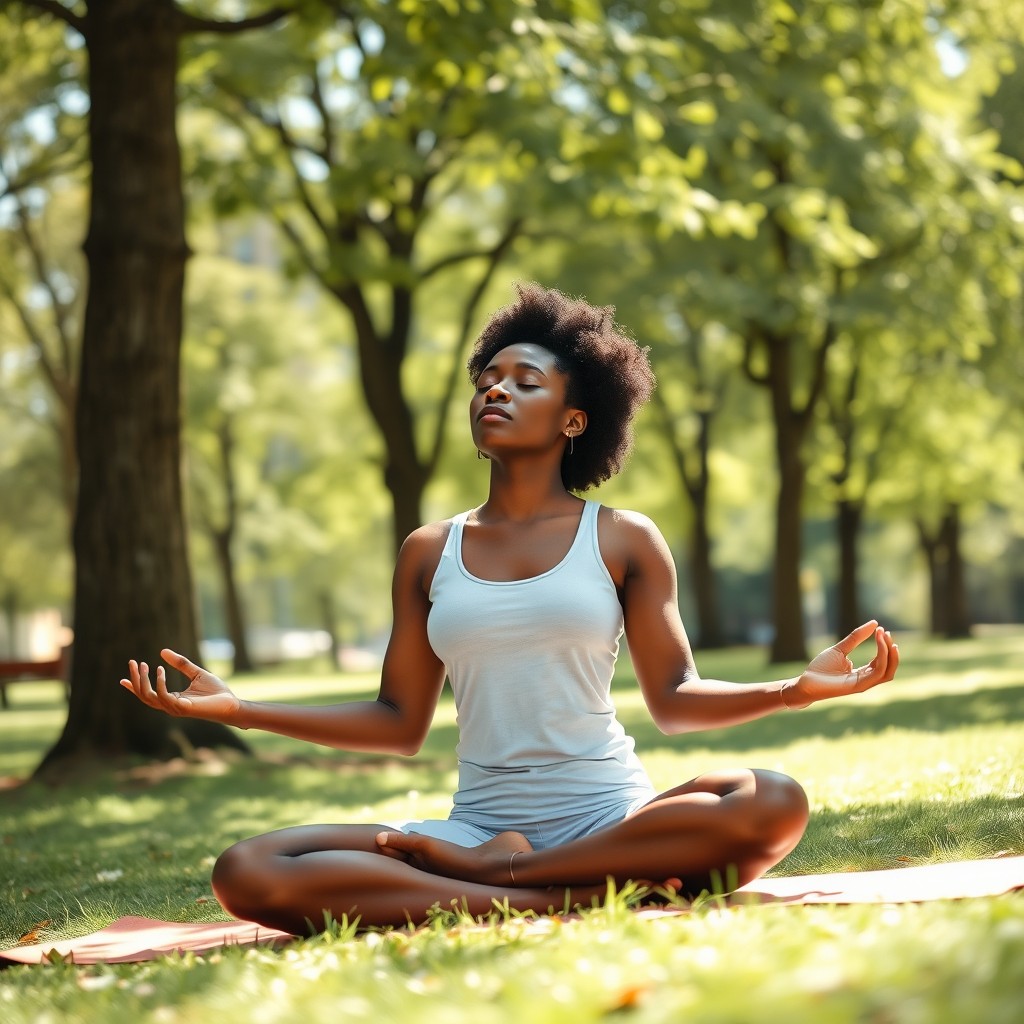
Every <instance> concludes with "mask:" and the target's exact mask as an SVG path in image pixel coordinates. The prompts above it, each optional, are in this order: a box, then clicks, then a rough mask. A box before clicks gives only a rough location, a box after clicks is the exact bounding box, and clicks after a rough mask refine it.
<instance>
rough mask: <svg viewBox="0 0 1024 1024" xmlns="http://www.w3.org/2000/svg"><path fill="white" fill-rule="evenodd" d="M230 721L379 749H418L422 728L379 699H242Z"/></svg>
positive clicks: (345, 745)
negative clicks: (293, 701)
mask: <svg viewBox="0 0 1024 1024" xmlns="http://www.w3.org/2000/svg"><path fill="white" fill-rule="evenodd" d="M230 724H231V725H234V726H236V727H237V728H239V729H261V730H263V731H264V732H273V733H277V734H278V735H281V736H290V737H291V738H292V739H297V740H306V741H307V742H310V743H319V744H321V745H323V746H326V747H337V748H339V749H342V750H357V751H367V752H370V753H378V754H415V753H416V751H417V750H419V748H420V745H421V743H422V741H423V736H422V735H421V734H420V730H419V729H414V728H413V727H412V726H411V724H409V723H407V722H406V721H405V720H404V718H403V716H402V714H401V713H400V712H399V711H398V710H397V709H396V708H394V707H392V706H391V705H389V704H387V703H385V702H384V701H380V700H361V701H350V702H348V703H344V704H331V705H322V706H316V707H309V706H305V705H301V704H275V703H269V702H264V701H252V700H243V701H241V702H240V704H239V708H238V712H237V714H236V715H235V716H233V717H232V720H231V723H230Z"/></svg>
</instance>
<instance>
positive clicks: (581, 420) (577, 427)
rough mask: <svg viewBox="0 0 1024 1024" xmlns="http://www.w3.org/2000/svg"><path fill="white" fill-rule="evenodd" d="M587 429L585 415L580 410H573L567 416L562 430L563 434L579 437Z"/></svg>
mask: <svg viewBox="0 0 1024 1024" xmlns="http://www.w3.org/2000/svg"><path fill="white" fill-rule="evenodd" d="M586 429H587V414H586V413H585V412H584V411H583V410H582V409H573V410H572V411H571V412H570V414H569V420H568V422H567V423H566V424H565V426H564V427H563V428H562V433H563V434H571V435H572V436H573V437H579V435H580V434H582V433H583V431H584V430H586Z"/></svg>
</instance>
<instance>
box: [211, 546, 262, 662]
mask: <svg viewBox="0 0 1024 1024" xmlns="http://www.w3.org/2000/svg"><path fill="white" fill-rule="evenodd" d="M210 539H211V540H212V541H213V549H214V551H215V553H216V557H217V567H218V569H219V570H220V581H221V587H222V589H223V598H224V622H225V624H226V625H227V631H228V639H229V640H230V641H231V646H232V647H233V648H234V655H233V657H232V669H233V671H234V672H236V673H238V672H252V671H254V669H255V668H256V666H255V665H254V664H253V660H252V656H251V655H250V653H249V642H248V640H247V639H246V635H245V613H244V612H243V610H242V598H241V595H240V594H239V591H238V581H237V579H236V578H235V560H234V557H233V556H232V553H231V549H232V546H233V540H234V530H233V529H224V530H214V531H212V533H211V537H210Z"/></svg>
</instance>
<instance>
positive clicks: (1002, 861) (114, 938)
mask: <svg viewBox="0 0 1024 1024" xmlns="http://www.w3.org/2000/svg"><path fill="white" fill-rule="evenodd" d="M1022 888H1024V857H1002V858H997V859H993V860H970V861H959V862H955V863H951V864H926V865H922V866H920V867H909V868H896V869H893V870H889V871H850V872H837V873H834V874H827V875H796V876H793V877H790V878H761V879H759V880H758V881H756V882H751V883H750V885H746V886H744V887H743V888H742V889H738V890H737V891H736V892H735V893H734V894H733V895H732V896H731V897H730V898H729V902H730V903H732V904H740V905H743V904H768V903H782V904H806V903H921V902H925V901H928V900H952V899H964V898H967V897H976V896H1000V895H1002V894H1003V893H1007V892H1013V891H1014V890H1016V889H1022ZM638 913H639V914H641V915H642V916H645V917H646V916H659V917H660V916H665V915H672V914H681V913H685V911H680V910H676V909H664V910H654V909H647V910H641V911H638ZM291 940H292V936H291V935H289V934H287V933H286V932H280V931H275V930H274V929H272V928H263V927H262V926H260V925H256V924H252V923H250V922H248V921H222V922H221V921H218V922H214V923H211V924H177V923H175V922H173V921H155V920H152V919H150V918H145V917H121V918H118V919H117V920H116V921H114V922H112V923H111V924H109V925H108V926H107V927H106V928H103V929H102V930H101V931H98V932H93V933H92V934H91V935H83V936H82V937H81V938H78V939H65V940H62V941H53V942H45V941H44V942H39V943H36V944H35V945H31V946H16V947H15V948H14V949H8V950H4V951H2V952H0V965H4V964H13V963H22V964H38V963H47V962H49V961H51V960H55V959H64V960H69V961H70V962H72V963H75V964H94V963H109V964H114V963H128V962H132V961H137V960H153V959H155V958H156V957H159V956H164V955H167V954H173V953H184V952H193V953H205V952H208V951H210V950H212V949H217V948H220V947H222V946H250V945H255V944H260V945H276V944H280V943H284V942H289V941H291Z"/></svg>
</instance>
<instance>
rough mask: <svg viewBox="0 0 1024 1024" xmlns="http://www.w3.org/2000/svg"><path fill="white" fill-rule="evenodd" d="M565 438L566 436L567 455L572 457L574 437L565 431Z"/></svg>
mask: <svg viewBox="0 0 1024 1024" xmlns="http://www.w3.org/2000/svg"><path fill="white" fill-rule="evenodd" d="M565 436H566V437H567V438H569V454H570V455H572V449H573V437H574V435H573V434H570V433H569V431H568V430H567V431H566V432H565Z"/></svg>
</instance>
